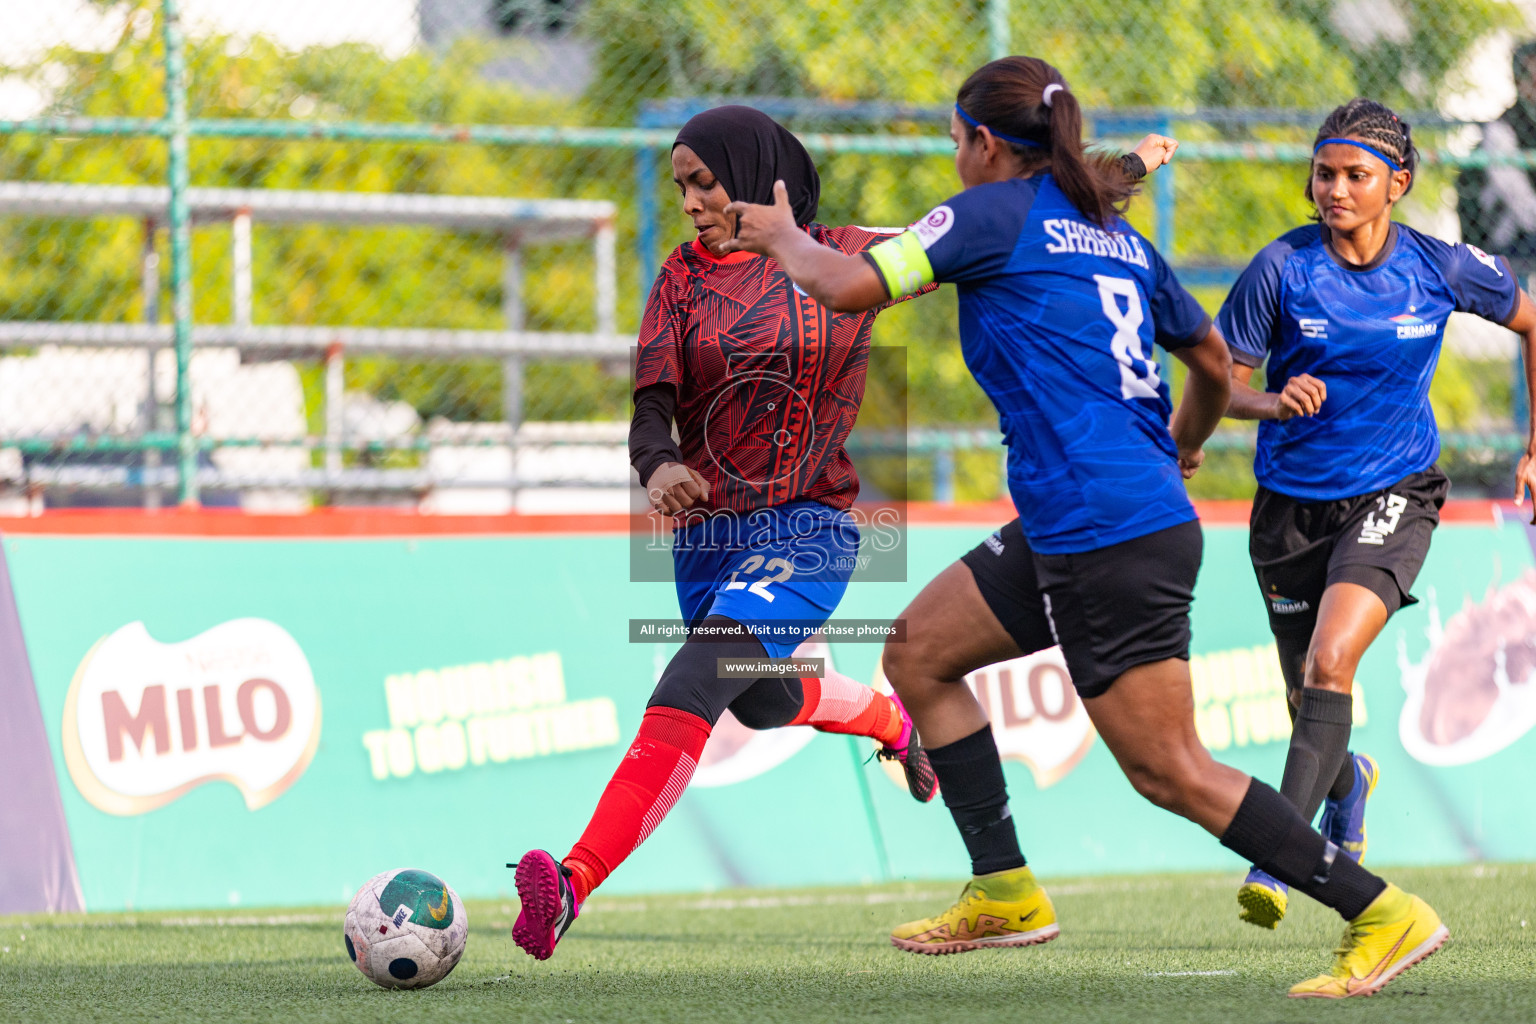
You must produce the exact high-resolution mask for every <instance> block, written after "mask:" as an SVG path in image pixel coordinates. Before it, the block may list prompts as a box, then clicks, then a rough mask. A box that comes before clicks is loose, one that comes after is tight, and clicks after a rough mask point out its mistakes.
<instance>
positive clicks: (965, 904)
mask: <svg viewBox="0 0 1536 1024" xmlns="http://www.w3.org/2000/svg"><path fill="white" fill-rule="evenodd" d="M1060 933H1061V928H1060V927H1059V926H1058V925H1057V924H1056V908H1055V907H1053V906H1051V898H1050V897H1049V896H1047V895H1046V894H1045V889H1043V888H1042V887H1041V885H1040V883H1039V882H1037V881H1035V873H1034V872H1033V871H1031V870H1029V868H1027V867H1023V868H1015V869H1014V870H1012V871H998V872H996V873H994V874H990V875H977V876H976V877H975V878H972V879H971V880H970V881H969V882H967V883H966V886H965V888H964V889H962V890H961V892H960V898H959V899H958V900H956V901H955V905H954V906H952V907H950V908H949V909H948V910H946V911H944V913H942V914H940V915H938V916H937V917H925V918H923V919H922V920H921V921H909V922H908V923H906V924H904V925H902V926H901V927H899V928H897V929H896V930H895V931H893V932H891V945H893V946H896V947H898V948H900V949H904V950H906V951H907V952H909V953H927V954H930V955H934V956H936V955H938V954H940V953H964V952H966V951H967V950H972V949H992V948H994V947H999V946H1034V945H1038V944H1039V943H1042V942H1050V941H1051V940H1052V939H1054V938H1055V937H1056V936H1057V935H1059V934H1060Z"/></svg>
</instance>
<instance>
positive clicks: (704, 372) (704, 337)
mask: <svg viewBox="0 0 1536 1024" xmlns="http://www.w3.org/2000/svg"><path fill="white" fill-rule="evenodd" d="M672 170H673V179H674V181H676V183H677V186H678V189H679V190H680V192H681V194H682V206H683V213H684V214H685V215H686V216H687V217H688V218H689V219H690V220H692V222H693V225H694V228H695V231H696V233H697V238H696V239H694V240H693V241H691V242H688V243H686V244H684V245H682V246H679V247H678V248H677V249H676V250H675V251H674V252H673V253H672V255H671V256H669V257H668V259H667V260H666V263H665V264H664V265H663V267H662V270H661V274H660V276H659V277H658V278H657V281H656V284H655V286H654V287H653V288H652V289H651V295H650V299H649V301H648V302H647V304H646V309H645V316H644V319H643V322H642V326H641V330H640V339H639V352H638V356H637V363H636V380H635V414H634V420H633V423H632V424H631V428H630V460H631V462H632V464H633V465H634V467H635V469H636V471H637V473H638V475H639V478H640V480H641V482H642V484H643V485H644V487H645V489H646V493H647V495H648V496H649V498H650V501H651V504H652V505H653V507H654V508H655V509H656V510H657V511H658V512H660V513H663V514H668V515H672V516H673V517H674V520H675V529H674V532H673V564H674V576H675V580H676V585H677V594H678V603H679V605H680V606H681V609H682V617H683V619H684V621H685V622H687V623H688V624H689V626H690V627H691V632H690V635H689V637H688V639H687V641H686V642H685V643H684V644H683V646H682V648H681V650H679V651H678V653H677V655H676V656H675V657H674V658H673V659H672V661H671V663H670V664H669V665H668V666H667V668H666V670H665V671H664V672H663V673H662V676H661V680H660V682H659V683H658V684H657V686H656V689H655V692H654V693H653V694H652V696H651V699H650V702H649V705H648V706H647V708H646V712H645V715H644V717H643V718H642V720H641V723H640V730H639V735H638V736H637V737H636V738H635V741H634V743H633V744H632V745H631V746H630V748H629V750H628V751H627V753H626V754H625V756H624V758H623V760H622V761H621V762H620V765H619V768H618V770H617V771H616V772H615V773H614V775H613V779H612V781H611V782H610V783H609V784H608V787H607V789H606V790H605V791H604V792H603V795H602V797H601V798H600V799H599V801H598V805H597V809H596V811H595V812H594V814H593V816H592V819H591V822H590V824H589V825H588V826H587V829H586V831H585V832H584V833H583V834H582V837H581V839H580V840H579V841H578V842H577V843H576V845H575V846H574V847H573V848H572V850H571V852H570V853H569V854H568V855H567V856H566V857H565V858H564V860H563V861H556V860H555V858H554V857H552V856H551V855H550V854H549V853H547V852H545V851H543V850H532V851H529V852H528V853H527V854H526V855H525V856H524V857H523V858H522V860H521V861H520V862H519V863H518V866H517V889H518V894H519V896H520V897H521V899H522V903H523V909H522V912H521V914H519V916H518V919H517V922H516V924H515V926H514V929H513V937H514V938H515V939H516V941H517V943H518V945H520V946H521V947H522V948H523V949H524V950H526V951H527V952H528V953H530V954H532V955H533V956H535V957H537V958H539V959H541V960H542V959H546V958H548V957H549V956H550V955H551V953H553V951H554V947H555V944H556V942H558V941H559V939H560V936H561V935H563V934H564V932H565V929H566V928H568V927H569V926H570V923H571V922H572V921H573V920H575V918H576V915H577V913H578V912H579V910H580V907H581V904H582V902H583V901H584V900H585V899H586V898H587V895H588V894H589V893H590V892H591V891H592V890H593V889H594V888H596V887H597V886H598V885H599V884H600V883H601V882H602V881H603V880H604V879H605V878H607V877H608V875H609V873H610V872H612V871H613V869H614V868H616V867H617V866H618V865H619V863H620V862H621V861H622V860H623V859H624V858H625V857H627V856H628V855H629V854H630V853H631V852H632V851H633V850H634V849H635V848H636V847H637V846H639V844H640V843H641V842H642V841H644V839H645V838H646V836H648V835H649V834H650V832H651V831H652V830H653V829H654V828H655V827H656V826H657V825H659V824H660V823H661V820H662V818H663V817H665V816H666V814H667V812H668V811H669V810H670V809H671V807H672V805H673V804H674V803H675V802H676V801H677V799H678V797H679V796H681V795H682V792H683V790H684V789H685V788H686V787H687V785H688V780H689V779H690V777H691V776H692V774H693V771H694V769H695V767H696V766H697V764H698V761H699V757H700V755H701V754H702V752H703V749H704V744H705V741H706V740H707V739H708V738H709V735H710V731H711V730H712V729H713V728H714V725H715V723H716V722H717V721H718V720H719V718H720V716H721V715H722V714H724V713H725V711H726V710H727V709H729V710H730V711H731V712H732V713H733V714H734V716H735V717H736V718H737V719H738V720H739V721H740V722H741V723H742V724H744V725H746V726H748V727H749V728H753V729H768V728H775V727H778V726H784V725H809V726H813V727H815V728H817V729H820V730H822V731H824V732H837V733H846V734H851V735H857V736H869V737H872V738H874V739H875V740H877V741H879V742H880V743H881V745H882V746H881V750H880V753H881V755H882V756H884V757H887V758H892V759H895V760H897V761H899V762H900V763H901V764H902V766H903V768H904V769H905V772H906V777H907V783H908V787H909V788H910V790H911V792H912V795H913V796H914V797H915V798H917V799H918V800H930V799H932V798H933V795H934V791H935V785H934V781H933V772H932V769H931V768H930V767H929V765H928V761H927V757H926V755H924V754H923V752H922V750H921V748H920V747H919V746H918V742H917V736H916V733H915V732H914V731H913V729H912V723H911V719H910V718H908V717H907V715H906V713H905V711H904V710H903V709H902V708H901V705H900V704H899V703H898V702H897V701H895V700H893V699H892V698H890V697H886V696H884V695H882V694H879V693H877V692H875V691H874V690H872V689H870V688H869V687H867V686H864V685H862V684H860V683H857V682H855V681H854V680H852V679H849V678H847V677H846V676H841V675H839V674H837V673H836V672H834V671H832V670H830V669H828V670H826V672H825V674H824V675H822V676H820V677H817V676H810V675H807V676H806V677H804V678H801V677H799V676H798V675H788V676H771V677H770V676H764V675H760V674H753V673H751V672H744V673H742V674H741V675H739V676H729V677H727V676H726V675H725V674H724V673H722V672H721V670H720V669H719V667H718V661H719V659H723V658H735V659H743V660H750V661H754V662H756V661H766V660H767V659H768V658H769V657H773V658H779V659H783V658H786V657H787V656H789V655H790V654H791V653H793V652H794V651H795V649H796V648H797V647H798V646H799V645H800V644H801V643H802V642H803V641H805V640H806V639H807V638H808V637H809V636H811V635H812V634H814V633H815V632H816V631H817V630H818V629H819V628H821V626H822V625H823V624H824V623H825V621H826V619H827V618H828V616H830V615H831V614H832V611H833V609H834V608H836V607H837V603H838V601H839V600H840V599H841V597H842V594H843V591H844V590H845V589H846V588H847V585H848V579H849V576H850V575H851V573H852V569H853V566H854V564H855V558H856V556H857V554H858V544H859V532H858V529H857V527H856V525H855V524H854V522H853V519H852V517H851V516H850V515H849V513H848V511H847V510H848V508H849V507H850V506H851V505H852V504H853V501H854V499H855V497H856V496H857V495H858V489H859V479H858V475H857V473H855V472H854V468H853V463H852V461H851V460H850V459H849V457H848V453H847V452H846V451H845V450H844V447H843V446H844V443H845V442H846V441H847V439H848V434H849V432H850V431H851V430H852V429H853V424H854V420H855V418H856V417H857V416H858V411H859V403H860V402H861V401H862V399H863V397H864V378H865V371H866V368H867V365H868V361H869V336H870V329H871V327H872V326H873V323H874V319H875V316H876V314H877V312H878V310H876V309H870V310H866V311H862V312H859V313H848V314H844V313H834V312H832V311H830V310H828V309H827V308H826V307H825V306H823V305H821V304H820V303H818V302H816V301H815V300H813V299H811V298H810V297H808V296H807V295H806V294H805V293H804V292H802V291H800V290H799V289H798V288H796V287H795V285H794V284H793V282H791V281H790V280H789V279H788V278H787V277H786V276H785V275H784V274H783V273H782V272H781V271H780V270H779V267H778V264H777V263H775V262H774V261H773V260H770V259H767V258H765V257H762V256H756V255H753V254H751V253H733V254H729V255H722V254H721V253H720V251H719V247H720V246H721V245H722V244H723V243H725V242H726V241H728V240H729V239H730V238H731V237H732V235H733V234H734V233H735V223H734V216H733V215H731V214H728V213H726V210H725V208H726V206H727V205H728V204H730V203H731V202H732V201H733V200H736V199H741V200H747V201H752V202H763V201H769V200H771V198H772V194H773V184H774V181H775V180H782V181H784V182H785V183H786V186H787V188H788V192H789V195H790V202H791V203H792V205H793V208H794V213H795V220H796V223H797V224H799V225H800V226H801V227H802V228H803V229H804V230H805V231H806V232H807V233H808V234H809V235H810V236H811V237H812V238H813V239H815V240H816V241H817V242H818V243H819V244H821V245H825V246H828V247H830V248H832V249H835V250H837V251H838V252H842V253H848V254H857V253H861V252H864V251H865V250H867V249H868V248H870V247H871V246H873V245H875V244H877V243H879V242H881V241H884V240H886V239H887V238H889V237H891V235H892V234H895V233H896V232H881V231H877V230H872V229H869V228H860V227H834V228H829V227H825V226H823V225H821V224H817V223H815V221H814V219H815V216H816V206H817V200H818V198H819V194H820V179H819V177H818V175H817V173H816V167H815V165H814V164H813V163H812V162H811V158H810V155H809V154H807V153H806V151H805V148H804V147H803V146H802V145H801V144H800V142H799V140H798V139H796V138H795V137H794V135H792V134H791V133H790V132H789V131H788V130H786V129H785V128H783V127H782V126H780V125H778V124H777V123H775V122H774V121H773V120H772V119H771V118H769V117H768V116H767V115H765V114H762V113H760V112H759V111H756V110H752V109H750V108H748V107H739V106H727V107H719V108H716V109H714V110H710V111H706V112H705V113H703V114H700V115H698V116H697V117H695V118H693V119H692V120H691V121H689V122H688V123H687V124H686V125H685V126H684V127H683V129H682V131H681V132H679V133H678V137H677V142H676V144H675V145H674V147H673V150H672ZM886 305H889V303H887V304H886ZM881 308H884V307H881ZM674 419H675V420H676V422H677V428H678V437H679V442H678V443H674V442H673V440H672V423H673V420H674Z"/></svg>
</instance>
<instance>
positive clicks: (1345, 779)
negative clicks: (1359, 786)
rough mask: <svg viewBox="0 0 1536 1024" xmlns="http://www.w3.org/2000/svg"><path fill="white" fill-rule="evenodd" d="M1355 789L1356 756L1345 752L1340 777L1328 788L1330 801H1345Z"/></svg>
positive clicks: (1340, 767)
mask: <svg viewBox="0 0 1536 1024" xmlns="http://www.w3.org/2000/svg"><path fill="white" fill-rule="evenodd" d="M1354 788H1355V755H1354V754H1352V753H1350V752H1349V751H1347V750H1346V751H1344V763H1343V764H1341V765H1339V774H1338V777H1337V778H1335V779H1334V780H1333V785H1332V786H1330V787H1328V799H1330V800H1343V799H1344V798H1345V797H1347V796H1349V791H1350V790H1352V789H1354Z"/></svg>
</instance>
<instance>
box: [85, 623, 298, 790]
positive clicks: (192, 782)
mask: <svg viewBox="0 0 1536 1024" xmlns="http://www.w3.org/2000/svg"><path fill="white" fill-rule="evenodd" d="M62 740H63V747H64V761H65V764H66V765H67V766H68V768H69V774H70V777H71V778H72V779H73V780H74V783H75V786H76V787H77V788H78V789H79V790H80V793H81V795H83V796H84V797H85V798H86V799H87V800H88V801H90V802H91V803H92V804H93V805H95V806H96V807H98V808H100V809H101V810H103V811H106V812H108V813H109V814H122V815H132V814H143V813H144V812H146V811H150V810H153V809H155V808H157V807H162V806H164V805H165V804H168V803H170V802H171V801H173V800H175V799H176V798H177V797H179V796H181V795H182V794H184V793H187V792H189V791H190V790H192V789H194V788H196V787H197V786H200V785H202V784H203V783H205V782H214V781H224V782H228V783H231V784H232V785H234V786H235V788H236V789H238V790H239V791H240V793H241V795H242V796H243V797H244V798H245V804H246V806H247V807H249V808H250V809H252V810H255V809H256V808H258V807H262V806H265V805H266V804H269V803H271V802H272V801H273V800H275V799H277V798H278V796H280V795H281V794H282V793H283V791H284V790H286V789H287V788H288V787H289V786H291V785H292V784H293V783H294V781H295V780H296V779H298V777H299V776H300V775H302V774H303V773H304V769H305V768H307V767H308V766H309V762H310V759H311V758H313V757H314V754H315V749H316V748H317V747H318V746H319V742H320V694H319V692H318V691H317V690H316V689H315V680H314V676H313V674H312V673H311V672H310V668H309V661H308V660H307V659H306V658H305V657H304V652H303V651H302V650H300V649H299V645H298V643H297V642H295V640H294V639H293V637H292V636H290V635H289V634H288V632H287V631H286V630H284V629H283V628H282V627H281V626H279V625H277V624H276V623H273V622H268V621H266V620H265V619H235V620H233V621H231V622H225V623H223V624H221V625H218V626H215V627H213V628H212V629H210V630H208V631H206V632H204V633H201V634H199V635H198V636H195V637H193V638H191V639H190V640H184V641H182V642H181V643H170V644H167V643H162V642H160V641H158V640H156V639H155V638H154V637H152V636H150V635H149V631H148V630H147V629H146V628H145V627H144V624H143V623H142V622H135V623H132V624H130V625H127V626H124V627H122V628H121V629H119V630H117V631H116V632H114V633H112V634H110V635H109V636H107V637H105V638H103V639H102V640H100V641H99V642H98V643H97V644H96V646H95V647H93V648H92V649H91V651H90V652H89V653H88V654H87V655H86V656H85V659H84V660H83V661H82V662H81V663H80V667H79V668H78V669H77V670H76V671H75V678H74V681H73V682H72V683H71V685H70V688H69V694H68V696H67V697H66V698H65V702H64V734H63V737H62Z"/></svg>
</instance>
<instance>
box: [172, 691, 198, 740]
mask: <svg viewBox="0 0 1536 1024" xmlns="http://www.w3.org/2000/svg"><path fill="white" fill-rule="evenodd" d="M176 717H177V719H178V720H179V721H180V722H181V749H182V750H183V751H186V750H196V749H197V711H196V709H195V708H193V706H192V691H191V690H177V691H176Z"/></svg>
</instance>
